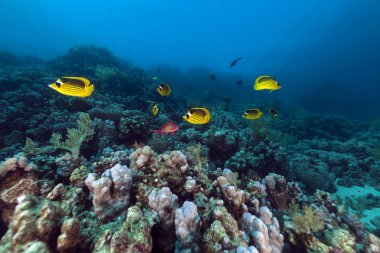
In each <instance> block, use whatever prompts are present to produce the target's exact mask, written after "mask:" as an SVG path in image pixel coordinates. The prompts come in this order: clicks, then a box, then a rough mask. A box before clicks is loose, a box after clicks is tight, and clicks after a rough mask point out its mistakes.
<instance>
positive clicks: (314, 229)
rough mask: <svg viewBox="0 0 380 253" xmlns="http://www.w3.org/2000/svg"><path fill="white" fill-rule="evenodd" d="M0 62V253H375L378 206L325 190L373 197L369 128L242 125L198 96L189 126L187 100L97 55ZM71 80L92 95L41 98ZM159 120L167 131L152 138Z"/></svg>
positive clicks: (289, 119) (289, 118)
mask: <svg viewBox="0 0 380 253" xmlns="http://www.w3.org/2000/svg"><path fill="white" fill-rule="evenodd" d="M0 66H1V68H0V86H1V87H0V91H1V94H0V105H1V106H0V160H1V161H2V162H1V163H0V213H1V222H0V236H1V239H0V240H1V241H0V252H9V253H12V252H67V253H69V252H209V253H211V252H260V253H263V252H272V253H275V252H326V253H331V252H363V253H374V252H380V250H379V249H380V240H379V238H378V237H377V236H379V229H378V226H379V218H378V215H375V216H373V217H370V216H368V217H369V218H368V219H364V218H363V217H365V214H366V212H368V211H369V210H370V209H371V210H372V211H373V212H375V211H376V210H377V208H380V206H379V205H378V202H379V197H378V196H377V195H375V194H373V193H366V194H364V195H363V196H360V197H356V196H351V195H349V194H348V195H346V196H344V197H339V195H338V194H333V192H334V191H335V190H336V189H337V190H338V192H337V193H339V189H340V188H339V187H342V186H345V187H352V186H366V187H367V188H368V187H369V186H371V190H372V191H379V190H380V188H379V185H380V172H379V167H380V161H379V160H378V157H377V153H378V152H377V151H378V150H377V149H378V145H379V143H380V142H379V140H380V131H379V129H380V128H379V127H378V126H377V125H378V123H376V122H375V123H374V124H372V125H371V126H370V125H369V124H367V123H361V122H355V121H352V120H349V119H345V118H342V117H341V116H337V115H316V114H312V113H309V112H308V113H306V112H304V111H298V112H297V113H294V114H290V113H285V112H284V113H283V114H281V117H278V118H276V119H273V118H271V117H268V116H267V115H266V116H263V117H262V118H261V119H259V120H256V121H247V120H245V119H243V118H242V117H241V113H240V112H238V110H240V108H238V107H237V108H234V106H231V108H229V106H226V105H221V104H220V103H219V104H218V103H217V102H213V100H211V99H210V102H209V104H207V105H205V106H207V107H209V108H210V109H211V110H212V111H213V116H212V121H211V122H210V123H209V124H207V125H202V126H194V125H191V124H189V123H187V122H183V121H182V116H183V115H184V114H185V113H186V110H187V109H186V107H187V106H189V105H190V104H192V103H195V102H196V101H191V99H188V98H183V97H177V98H176V97H170V99H168V98H164V97H161V96H159V95H158V94H156V92H155V90H154V89H155V87H153V86H155V84H153V85H150V78H149V79H148V78H147V76H148V75H147V74H146V73H145V72H144V71H143V70H142V69H139V68H136V67H133V66H131V65H130V64H126V63H124V62H120V61H119V60H118V59H117V58H116V57H115V56H113V55H112V53H111V52H110V51H108V50H107V49H105V48H101V47H98V46H91V45H81V46H77V47H74V48H72V49H70V50H69V52H68V53H67V54H65V55H62V56H58V57H57V58H56V59H54V60H53V61H51V62H49V64H46V62H43V61H41V60H38V59H31V58H29V59H27V58H23V57H17V56H15V55H12V54H9V53H6V52H5V53H4V52H0ZM69 74H70V75H83V76H86V77H87V78H89V79H90V80H91V82H92V83H94V85H95V87H96V92H94V94H92V95H91V97H88V98H75V97H66V96H62V95H61V94H58V93H56V92H55V91H52V90H51V89H48V88H46V84H49V83H52V82H54V80H56V78H57V77H58V76H62V75H69ZM173 87H174V86H173ZM173 91H174V89H173ZM153 101H154V102H155V103H157V104H158V105H159V107H160V114H159V115H158V116H157V117H154V116H152V115H151V111H150V108H151V104H152V102H153ZM198 102H199V101H198ZM231 105H232V104H231ZM258 105H259V104H258ZM263 105H264V104H263ZM260 106H261V104H260ZM265 106H267V105H265ZM223 108H224V109H223ZM227 109H228V110H227ZM237 109H238V110H237ZM214 111H215V113H214ZM170 120H172V121H174V122H175V123H176V124H178V125H179V126H180V129H179V131H177V132H176V133H175V134H174V135H170V136H164V137H161V138H157V136H156V135H153V134H152V130H153V129H157V128H158V127H160V126H161V125H162V124H164V123H166V122H168V121H170ZM372 188H373V189H372ZM363 222H365V223H363Z"/></svg>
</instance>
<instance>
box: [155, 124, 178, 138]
mask: <svg viewBox="0 0 380 253" xmlns="http://www.w3.org/2000/svg"><path fill="white" fill-rule="evenodd" d="M178 129H179V126H177V125H176V124H174V123H173V121H169V122H168V123H165V124H163V125H162V126H161V129H160V130H152V131H153V132H155V133H156V134H157V136H158V138H160V136H161V134H174V133H175V132H176V131H177V130H178Z"/></svg>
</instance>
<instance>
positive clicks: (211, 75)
mask: <svg viewBox="0 0 380 253" xmlns="http://www.w3.org/2000/svg"><path fill="white" fill-rule="evenodd" d="M208 77H209V78H210V79H211V80H215V79H216V75H215V73H210V75H209V76H208Z"/></svg>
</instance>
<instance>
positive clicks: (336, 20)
mask: <svg viewBox="0 0 380 253" xmlns="http://www.w3.org/2000/svg"><path fill="white" fill-rule="evenodd" d="M379 14H380V1H378V0H365V1H359V0H334V1H328V0H308V1H305V0H298V1H295V0H294V1H284V0H272V1H271V0H265V1H264V0H260V1H258V0H235V1H232V0H229V1H227V0H215V1H211V0H208V1H206V0H204V1H200V0H199V1H198V0H161V1H158V0H133V1H131V0H129V1H128V0H124V1H123V0H112V1H111V0H108V1H89V0H88V1H80V0H65V1H53V0H0V50H9V51H12V52H14V53H16V54H20V55H35V56H38V57H42V58H44V59H52V58H54V57H55V56H57V55H59V54H64V53H65V52H66V50H67V49H68V48H70V47H72V46H74V45H77V44H96V45H100V46H105V47H107V48H109V49H110V50H111V51H112V52H114V54H115V55H117V56H118V57H121V58H125V59H128V60H130V61H131V62H132V63H133V64H134V65H136V66H140V67H143V68H145V69H153V68H154V66H157V65H161V66H162V73H161V74H162V77H166V79H168V80H169V81H170V82H171V84H172V85H173V86H174V90H175V89H176V86H177V89H178V93H179V94H182V95H185V96H186V95H188V96H189V97H197V98H199V99H202V97H204V96H205V95H204V94H205V93H207V94H212V96H216V97H219V96H220V97H222V96H227V94H228V96H229V97H231V98H232V101H233V104H235V105H236V103H237V102H239V103H246V102H245V101H250V102H255V101H256V100H257V99H261V98H263V97H264V98H268V99H271V100H273V99H279V100H281V101H282V102H283V103H284V104H285V105H287V106H288V108H289V106H294V107H298V106H303V107H305V108H306V109H310V110H313V111H317V112H323V113H329V112H332V113H340V114H344V115H348V116H353V117H355V118H362V119H369V118H374V117H378V116H380V115H379V114H380V113H379V111H380V99H379V96H380V50H379V47H380V46H379V45H380V18H379ZM239 56H241V57H243V59H242V60H241V61H240V62H239V63H238V64H237V65H236V67H234V68H230V67H229V63H230V61H231V60H233V59H234V58H236V57H239ZM164 65H167V66H168V67H164ZM169 69H171V70H170V71H169ZM165 71H166V73H165ZM209 71H213V72H215V73H216V74H217V80H216V81H215V82H212V81H210V80H209V79H208V77H207V76H208V72H209ZM262 74H269V75H273V76H275V77H276V78H277V79H278V80H279V81H280V83H281V84H282V86H283V89H282V90H281V91H278V92H273V93H272V94H270V95H268V94H267V93H266V92H264V93H258V92H254V91H253V89H252V83H253V81H254V79H255V78H256V77H257V76H259V75H262ZM165 75H166V76H165ZM240 78H242V79H243V80H244V82H245V83H244V86H243V87H238V86H236V85H235V84H234V82H235V80H237V79H240ZM178 86H182V88H181V87H178ZM187 86H192V87H193V89H186V87H187ZM197 87H198V88H197ZM213 94H215V95H213ZM244 106H246V105H244Z"/></svg>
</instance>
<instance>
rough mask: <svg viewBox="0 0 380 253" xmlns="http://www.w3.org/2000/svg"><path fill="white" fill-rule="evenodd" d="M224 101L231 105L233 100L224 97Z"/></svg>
mask: <svg viewBox="0 0 380 253" xmlns="http://www.w3.org/2000/svg"><path fill="white" fill-rule="evenodd" d="M222 100H223V101H224V102H226V103H231V99H230V98H228V97H223V98H222Z"/></svg>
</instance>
